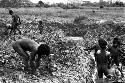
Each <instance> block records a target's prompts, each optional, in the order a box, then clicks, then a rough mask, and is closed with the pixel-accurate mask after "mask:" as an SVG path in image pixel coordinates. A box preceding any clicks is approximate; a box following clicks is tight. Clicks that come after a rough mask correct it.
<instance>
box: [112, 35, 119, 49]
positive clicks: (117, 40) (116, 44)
mask: <svg viewBox="0 0 125 83" xmlns="http://www.w3.org/2000/svg"><path fill="white" fill-rule="evenodd" d="M119 45H120V40H119V38H118V37H115V38H114V39H113V46H114V47H118V46H119Z"/></svg>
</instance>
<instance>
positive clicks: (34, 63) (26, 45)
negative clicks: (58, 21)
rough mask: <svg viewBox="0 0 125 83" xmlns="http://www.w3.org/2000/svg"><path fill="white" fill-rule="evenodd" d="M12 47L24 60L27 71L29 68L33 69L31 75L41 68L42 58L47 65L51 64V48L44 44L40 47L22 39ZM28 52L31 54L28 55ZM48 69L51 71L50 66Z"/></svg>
mask: <svg viewBox="0 0 125 83" xmlns="http://www.w3.org/2000/svg"><path fill="white" fill-rule="evenodd" d="M12 47H13V49H14V50H15V51H16V52H17V53H18V54H19V55H20V56H21V57H22V58H23V60H24V64H25V67H24V68H25V70H28V68H29V67H30V68H31V72H30V73H34V72H35V71H36V69H37V68H38V67H39V66H40V59H41V58H42V60H43V61H44V62H45V65H49V64H50V60H49V54H50V48H49V46H48V45H46V44H44V43H43V44H41V45H39V44H38V43H37V42H35V41H33V40H30V39H20V40H18V41H15V42H14V43H13V44H12ZM27 51H28V52H30V54H28V53H27ZM28 63H29V64H28ZM46 67H47V69H48V70H49V68H48V66H46Z"/></svg>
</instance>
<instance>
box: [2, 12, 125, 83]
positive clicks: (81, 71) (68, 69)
mask: <svg viewBox="0 0 125 83" xmlns="http://www.w3.org/2000/svg"><path fill="white" fill-rule="evenodd" d="M38 11H39V10H38ZM48 11H49V12H50V10H48ZM20 12H21V14H22V15H23V16H24V17H25V14H26V15H29V17H30V19H27V18H26V17H25V18H24V19H23V21H22V24H21V25H20V30H21V32H22V33H23V34H22V35H15V36H14V35H9V36H7V35H4V37H3V36H2V35H1V37H0V39H1V41H0V60H1V61H0V63H3V64H2V65H4V67H2V68H1V69H0V76H1V77H0V81H1V82H7V83H9V82H10V83H14V82H19V83H51V82H53V83H92V82H93V76H92V75H93V74H94V73H95V62H94V58H93V56H92V55H91V54H88V53H87V52H85V51H84V50H83V49H84V48H86V47H91V46H92V45H94V44H95V43H96V42H97V39H98V36H101V37H103V38H104V39H106V40H107V41H108V43H111V40H112V38H113V37H114V36H116V35H119V36H120V37H121V39H122V40H123V42H125V41H124V38H125V33H124V29H125V27H124V22H123V23H122V22H116V21H115V20H113V21H112V20H108V21H102V20H98V21H97V20H95V19H92V18H91V19H90V18H89V17H87V16H85V17H84V16H79V17H76V18H74V19H73V21H74V20H75V19H77V20H76V22H77V23H74V22H60V21H58V20H57V21H50V20H49V21H48V20H43V24H44V29H43V31H42V32H43V33H42V34H40V33H39V32H40V31H39V29H38V28H37V25H38V23H37V22H38V21H37V20H32V19H31V18H32V17H31V16H32V13H33V12H35V14H36V13H37V12H36V11H33V12H29V11H28V10H26V11H25V10H24V11H23V12H22V11H20ZM30 13H31V15H30ZM39 13H41V12H39ZM45 14H46V13H45ZM37 15H40V16H41V14H36V16H37ZM100 16H101V15H100ZM48 17H49V16H48ZM80 17H81V18H82V19H81V18H80ZM4 19H5V17H4ZM53 20H54V19H53ZM5 23H6V21H5V22H3V21H0V27H1V29H3V31H1V33H2V32H4V30H5V28H4V26H3V25H4V24H5ZM67 36H68V37H67ZM70 36H73V37H74V36H79V37H82V38H83V40H75V39H70V38H69V37H70ZM22 38H30V39H33V40H35V41H36V42H38V43H41V42H45V43H47V44H49V46H50V47H51V53H52V55H51V60H52V65H53V66H54V67H56V68H57V70H56V71H54V72H53V74H54V76H55V77H54V76H53V77H50V76H49V75H48V74H47V72H45V71H44V70H43V66H44V62H43V61H42V60H41V66H40V68H39V70H37V71H36V74H35V75H30V74H27V73H26V72H24V71H22V68H23V64H22V60H21V59H19V58H20V56H19V55H18V54H17V53H15V52H14V50H13V49H12V46H11V44H12V43H13V42H14V41H16V40H18V39H22ZM4 61H5V62H6V63H4ZM44 72H45V74H43V73H44Z"/></svg>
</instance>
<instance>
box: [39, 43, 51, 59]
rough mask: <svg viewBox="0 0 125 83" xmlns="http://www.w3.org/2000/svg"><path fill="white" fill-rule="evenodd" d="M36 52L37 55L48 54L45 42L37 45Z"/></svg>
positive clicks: (48, 48) (48, 50) (48, 49)
mask: <svg viewBox="0 0 125 83" xmlns="http://www.w3.org/2000/svg"><path fill="white" fill-rule="evenodd" d="M37 54H38V56H41V57H42V56H43V55H44V56H49V55H50V47H49V46H48V45H46V44H41V45H40V46H39V47H38V50H37Z"/></svg>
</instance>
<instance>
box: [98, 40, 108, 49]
mask: <svg viewBox="0 0 125 83" xmlns="http://www.w3.org/2000/svg"><path fill="white" fill-rule="evenodd" d="M98 43H99V46H100V47H101V48H102V49H105V48H106V45H107V42H106V41H105V40H104V39H101V38H100V39H99V40H98Z"/></svg>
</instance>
